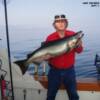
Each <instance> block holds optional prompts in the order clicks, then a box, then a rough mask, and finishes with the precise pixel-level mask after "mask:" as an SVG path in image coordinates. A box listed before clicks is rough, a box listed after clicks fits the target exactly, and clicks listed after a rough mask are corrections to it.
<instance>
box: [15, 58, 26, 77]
mask: <svg viewBox="0 0 100 100" xmlns="http://www.w3.org/2000/svg"><path fill="white" fill-rule="evenodd" d="M26 61H27V60H20V61H15V62H14V63H15V64H17V65H18V66H19V68H20V69H21V72H22V74H23V75H24V74H25V72H26V71H27V69H28V65H27V64H26Z"/></svg>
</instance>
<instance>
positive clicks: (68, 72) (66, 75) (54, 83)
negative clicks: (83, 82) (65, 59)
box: [47, 66, 79, 100]
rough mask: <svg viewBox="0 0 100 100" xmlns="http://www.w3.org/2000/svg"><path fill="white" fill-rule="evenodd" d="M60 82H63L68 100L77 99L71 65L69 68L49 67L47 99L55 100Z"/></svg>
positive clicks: (73, 71)
mask: <svg viewBox="0 0 100 100" xmlns="http://www.w3.org/2000/svg"><path fill="white" fill-rule="evenodd" d="M61 83H63V84H64V86H65V88H66V91H67V93H68V97H69V100H79V96H78V94H77V89H76V76H75V70H74V67H73V66H72V67H71V68H69V69H60V70H58V69H55V68H53V67H51V68H50V70H49V73H48V91H47V100H55V97H56V94H57V92H58V89H59V87H60V85H61Z"/></svg>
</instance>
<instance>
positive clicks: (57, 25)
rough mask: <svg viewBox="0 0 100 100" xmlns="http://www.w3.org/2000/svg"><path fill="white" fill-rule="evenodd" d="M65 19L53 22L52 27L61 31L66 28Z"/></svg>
mask: <svg viewBox="0 0 100 100" xmlns="http://www.w3.org/2000/svg"><path fill="white" fill-rule="evenodd" d="M66 24H67V23H66V21H65V20H58V21H56V22H55V23H54V27H55V28H56V29H57V30H58V31H63V30H65V29H66Z"/></svg>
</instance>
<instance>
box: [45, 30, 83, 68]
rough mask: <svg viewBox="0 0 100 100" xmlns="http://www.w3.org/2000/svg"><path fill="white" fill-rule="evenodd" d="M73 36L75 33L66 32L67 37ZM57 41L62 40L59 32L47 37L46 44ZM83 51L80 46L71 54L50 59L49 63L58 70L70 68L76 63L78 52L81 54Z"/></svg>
mask: <svg viewBox="0 0 100 100" xmlns="http://www.w3.org/2000/svg"><path fill="white" fill-rule="evenodd" d="M73 34H75V32H73V31H69V30H66V31H65V36H66V37H67V36H71V35H73ZM57 39H60V36H59V34H58V32H54V33H52V34H50V35H49V36H48V37H47V39H46V42H49V41H54V40H57ZM82 51H83V47H82V46H80V47H78V48H75V49H73V50H72V51H70V52H69V53H64V54H62V55H60V56H56V57H54V58H51V59H49V63H50V64H51V65H53V66H54V67H55V68H57V69H67V68H70V67H72V65H74V63H75V53H76V52H77V53H81V52H82Z"/></svg>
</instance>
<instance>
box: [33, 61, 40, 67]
mask: <svg viewBox="0 0 100 100" xmlns="http://www.w3.org/2000/svg"><path fill="white" fill-rule="evenodd" d="M33 64H35V65H37V66H39V65H40V64H41V62H33Z"/></svg>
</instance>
